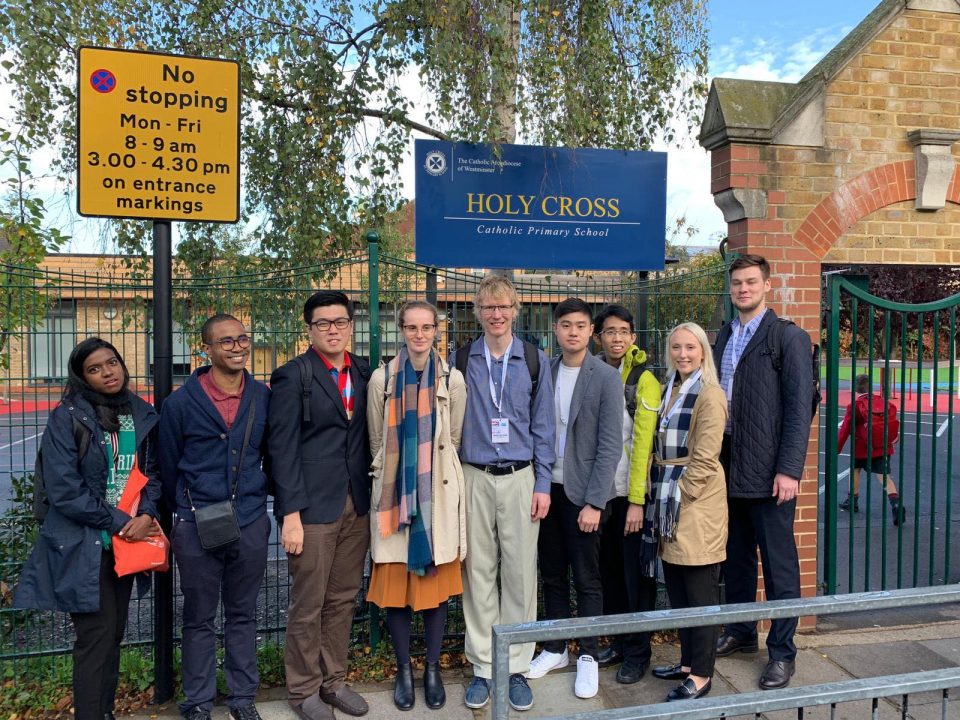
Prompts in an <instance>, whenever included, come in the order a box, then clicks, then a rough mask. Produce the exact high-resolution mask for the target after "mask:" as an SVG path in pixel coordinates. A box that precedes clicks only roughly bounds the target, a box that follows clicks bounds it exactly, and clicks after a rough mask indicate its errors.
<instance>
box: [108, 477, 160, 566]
mask: <svg viewBox="0 0 960 720" xmlns="http://www.w3.org/2000/svg"><path fill="white" fill-rule="evenodd" d="M146 486H147V476H146V475H144V474H143V473H142V472H140V468H139V467H138V465H137V461H136V458H135V459H134V462H133V470H131V471H130V477H128V478H127V485H126V487H125V488H124V489H123V495H121V496H120V502H118V503H117V508H119V509H120V510H123V511H124V512H125V513H127V514H128V515H130V516H131V517H134V516H136V514H137V508H138V507H139V506H140V493H141V492H142V491H143V488H145V487H146ZM112 544H113V558H114V568H115V569H116V571H117V575H118V576H120V577H123V576H124V575H131V574H133V573H139V572H147V571H151V570H155V571H159V572H166V571H167V570H169V569H170V541H169V540H167V536H166V535H164V534H163V530H161V531H160V534H159V535H154V536H152V537H148V538H145V539H143V540H135V541H130V540H127V539H125V538H122V537H120V536H119V535H114V536H113V541H112Z"/></svg>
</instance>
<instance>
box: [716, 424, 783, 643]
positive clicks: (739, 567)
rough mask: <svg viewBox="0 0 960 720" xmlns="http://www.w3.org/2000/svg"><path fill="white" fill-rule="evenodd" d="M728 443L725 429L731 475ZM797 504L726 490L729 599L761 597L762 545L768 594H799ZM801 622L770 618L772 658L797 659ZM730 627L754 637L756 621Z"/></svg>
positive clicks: (770, 597)
mask: <svg viewBox="0 0 960 720" xmlns="http://www.w3.org/2000/svg"><path fill="white" fill-rule="evenodd" d="M729 446H730V436H729V435H724V437H723V449H722V450H721V453H720V461H721V463H723V469H724V471H726V472H727V477H728V478H729V477H730V474H729V468H730V452H731V449H730V447H729ZM796 506H797V501H796V500H791V501H790V502H786V503H783V504H782V505H777V499H776V498H775V497H770V498H732V497H729V496H727V508H728V510H729V528H730V530H729V535H728V536H727V560H726V562H725V563H724V564H723V577H724V583H725V584H726V600H727V602H728V603H741V602H755V601H756V599H757V548H758V547H759V548H760V562H761V563H762V565H763V586H764V592H765V595H766V598H767V600H793V599H796V598H799V597H800V560H799V557H798V556H797V544H796V540H795V539H794V536H793V516H794V512H795V511H796ZM797 622H798V619H797V618H785V619H781V620H772V621H771V623H770V633H769V635H767V652H768V653H769V655H770V659H771V660H793V659H794V658H795V657H796V656H797V646H796V645H795V644H794V642H793V636H794V633H796V631H797ZM726 632H727V633H728V634H729V635H731V636H733V637H735V638H737V639H739V640H749V639H751V638H755V637H756V636H757V624H756V623H755V622H753V623H733V624H730V625H727V626H726Z"/></svg>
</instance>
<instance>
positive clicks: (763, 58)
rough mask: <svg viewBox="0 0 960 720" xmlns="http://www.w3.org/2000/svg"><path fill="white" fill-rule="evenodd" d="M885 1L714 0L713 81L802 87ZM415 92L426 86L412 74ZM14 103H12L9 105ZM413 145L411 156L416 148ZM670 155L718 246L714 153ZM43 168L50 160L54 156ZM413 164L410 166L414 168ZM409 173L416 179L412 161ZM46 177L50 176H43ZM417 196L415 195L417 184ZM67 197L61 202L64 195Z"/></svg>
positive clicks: (678, 200)
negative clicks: (730, 79)
mask: <svg viewBox="0 0 960 720" xmlns="http://www.w3.org/2000/svg"><path fill="white" fill-rule="evenodd" d="M879 1H880V0H805V1H804V2H777V1H776V0H772V1H771V0H765V1H761V0H707V2H708V7H709V19H708V24H709V34H710V58H709V62H710V77H711V78H712V77H717V76H722V77H737V78H744V79H754V80H778V81H784V82H794V81H796V80H798V79H800V78H801V77H802V76H803V75H804V74H805V73H806V72H807V71H808V70H809V69H810V68H811V67H813V66H814V65H815V64H816V63H817V61H819V60H820V58H822V57H823V56H824V55H825V54H826V53H827V52H829V50H830V49H831V48H833V47H834V46H835V45H836V44H837V43H838V42H839V41H840V40H841V39H842V38H843V37H844V36H845V35H846V34H847V33H848V32H850V30H852V29H853V28H854V27H855V26H856V25H857V24H858V23H859V22H860V21H861V20H862V19H863V18H865V17H866V16H867V15H868V14H869V13H870V11H871V10H873V8H874V7H876V6H877V4H879ZM410 76H411V78H410V79H411V87H410V90H411V91H414V87H413V86H414V85H416V84H418V81H417V80H416V73H415V72H413V71H411V73H410ZM3 85H4V83H0V120H2V119H3V115H4V114H5V112H6V111H7V108H6V107H5V106H7V105H8V104H9V100H8V98H9V88H7V87H3ZM3 101H6V102H3ZM410 145H411V155H412V147H413V143H412V142H411V143H410ZM657 149H661V150H667V151H668V152H669V160H668V187H667V217H668V222H669V223H671V224H672V222H673V221H675V220H676V219H677V218H681V217H683V218H685V219H686V221H687V223H688V224H689V225H691V226H693V227H695V228H697V229H698V230H699V233H698V234H697V236H695V237H694V238H693V239H692V240H691V242H693V243H695V244H704V245H705V244H712V243H713V241H712V240H711V238H712V237H713V236H716V235H718V234H719V235H720V236H722V235H723V234H725V233H726V224H725V223H724V222H723V217H722V215H721V214H720V211H719V210H718V209H717V208H716V206H715V205H714V204H713V198H712V196H711V195H710V170H709V168H710V165H709V157H708V155H707V153H706V152H705V151H704V150H703V149H702V148H700V146H699V144H698V143H697V141H696V139H695V138H688V139H687V140H686V142H685V143H684V144H683V146H682V147H680V148H665V147H661V148H657ZM37 160H38V162H37V163H35V170H39V168H37V167H36V165H44V164H45V163H48V162H49V155H48V156H47V157H46V158H44V157H42V156H41V157H40V158H37ZM406 165H408V166H409V167H406ZM406 165H405V167H404V170H403V172H404V175H405V176H407V173H409V177H410V178H411V180H412V176H413V172H412V157H411V162H409V163H407V164H406ZM40 172H41V174H42V171H40ZM409 185H410V194H411V195H412V192H413V188H412V182H410V183H409ZM57 195H59V197H57ZM73 204H74V199H73V198H72V197H69V198H68V197H64V196H63V195H62V193H59V194H55V195H54V197H51V198H50V199H49V201H48V207H50V208H51V210H53V211H54V212H53V215H54V216H55V217H54V218H53V221H54V222H55V223H56V224H58V225H60V226H61V227H62V229H63V230H64V232H66V233H67V234H70V235H73V236H74V237H75V240H73V241H72V242H71V243H70V244H69V245H68V246H67V247H66V248H64V250H65V251H67V252H97V251H100V250H101V249H103V247H104V246H103V243H102V242H101V241H100V239H101V238H102V237H103V236H102V229H103V221H99V220H95V219H84V218H80V217H78V216H77V215H76V214H75V212H73V210H72V206H73Z"/></svg>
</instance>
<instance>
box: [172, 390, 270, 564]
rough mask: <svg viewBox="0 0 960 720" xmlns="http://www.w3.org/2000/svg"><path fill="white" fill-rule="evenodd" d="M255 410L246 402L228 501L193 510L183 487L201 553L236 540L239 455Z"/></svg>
mask: <svg viewBox="0 0 960 720" xmlns="http://www.w3.org/2000/svg"><path fill="white" fill-rule="evenodd" d="M256 409H257V400H256V398H254V397H251V399H250V411H249V412H248V413H247V427H246V428H245V429H244V431H243V447H241V448H240V460H239V462H238V463H237V470H236V472H235V473H234V477H233V488H232V489H231V490H230V499H229V500H221V501H220V502H217V503H213V504H212V505H206V506H204V507H202V508H198V507H194V505H193V498H192V497H190V488H189V487H187V501H188V502H189V503H190V510H191V511H192V512H193V517H194V519H195V520H196V522H197V535H199V536H200V545H201V547H203V549H204V550H215V549H217V548H220V547H223V546H224V545H229V544H230V543H232V542H235V541H237V540H239V539H240V524H239V523H238V522H237V509H236V500H237V487H238V486H239V485H240V473H241V471H242V470H243V456H244V454H245V453H246V452H247V445H249V444H250V433H251V432H252V431H253V416H254V414H255V411H256Z"/></svg>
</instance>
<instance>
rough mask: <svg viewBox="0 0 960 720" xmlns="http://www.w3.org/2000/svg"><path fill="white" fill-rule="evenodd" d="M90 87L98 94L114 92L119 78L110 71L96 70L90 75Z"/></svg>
mask: <svg viewBox="0 0 960 720" xmlns="http://www.w3.org/2000/svg"><path fill="white" fill-rule="evenodd" d="M90 86H91V87H92V88H93V89H94V90H96V91H97V92H98V93H108V92H113V90H114V88H115V87H117V76H116V75H114V74H113V73H112V72H110V71H109V70H104V69H102V68H101V69H100V70H94V71H93V74H91V75H90Z"/></svg>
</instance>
